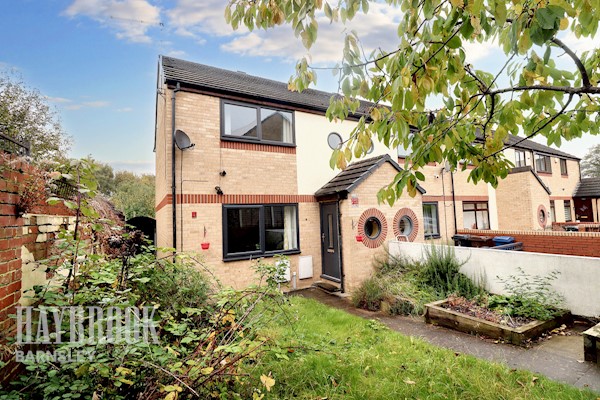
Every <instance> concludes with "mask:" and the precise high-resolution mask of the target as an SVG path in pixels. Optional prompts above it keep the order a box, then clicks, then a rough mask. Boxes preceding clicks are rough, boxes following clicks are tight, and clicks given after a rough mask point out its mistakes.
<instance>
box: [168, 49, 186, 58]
mask: <svg viewBox="0 0 600 400" xmlns="http://www.w3.org/2000/svg"><path fill="white" fill-rule="evenodd" d="M186 54H187V53H186V52H185V51H183V50H171V51H168V52H167V55H168V56H169V57H175V58H181V57H184V56H185V55H186Z"/></svg>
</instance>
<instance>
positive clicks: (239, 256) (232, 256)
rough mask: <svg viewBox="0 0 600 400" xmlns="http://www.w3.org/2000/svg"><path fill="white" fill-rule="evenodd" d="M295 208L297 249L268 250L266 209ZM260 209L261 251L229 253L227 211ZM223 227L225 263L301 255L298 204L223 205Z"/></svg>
mask: <svg viewBox="0 0 600 400" xmlns="http://www.w3.org/2000/svg"><path fill="white" fill-rule="evenodd" d="M290 206H291V207H295V208H296V243H297V244H298V245H297V248H295V249H289V250H271V251H267V250H265V248H266V228H265V208H266V207H290ZM243 208H258V209H259V217H258V229H259V244H260V250H256V251H245V252H240V253H227V250H228V247H229V239H228V235H227V233H228V231H227V210H231V209H243ZM221 226H222V231H223V261H238V260H249V259H252V258H255V257H260V258H262V257H273V256H275V255H278V254H299V253H300V216H299V207H298V203H265V204H223V206H222V220H221Z"/></svg>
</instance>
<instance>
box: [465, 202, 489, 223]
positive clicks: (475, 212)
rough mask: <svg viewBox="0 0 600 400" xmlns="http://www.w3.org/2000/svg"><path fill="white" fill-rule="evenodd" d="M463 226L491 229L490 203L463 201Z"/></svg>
mask: <svg viewBox="0 0 600 400" xmlns="http://www.w3.org/2000/svg"><path fill="white" fill-rule="evenodd" d="M463 227H464V228H465V229H490V215H489V212H488V203H487V202H481V203H467V202H464V203H463Z"/></svg>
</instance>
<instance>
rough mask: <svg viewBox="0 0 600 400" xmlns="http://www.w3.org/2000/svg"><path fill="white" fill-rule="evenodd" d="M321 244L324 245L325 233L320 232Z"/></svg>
mask: <svg viewBox="0 0 600 400" xmlns="http://www.w3.org/2000/svg"><path fill="white" fill-rule="evenodd" d="M321 242H322V243H325V232H321Z"/></svg>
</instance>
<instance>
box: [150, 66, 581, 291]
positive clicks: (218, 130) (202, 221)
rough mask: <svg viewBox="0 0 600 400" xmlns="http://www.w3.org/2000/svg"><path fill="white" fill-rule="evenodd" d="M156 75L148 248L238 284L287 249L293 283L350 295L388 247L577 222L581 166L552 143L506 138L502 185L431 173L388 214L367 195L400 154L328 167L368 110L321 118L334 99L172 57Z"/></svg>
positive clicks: (378, 151)
mask: <svg viewBox="0 0 600 400" xmlns="http://www.w3.org/2000/svg"><path fill="white" fill-rule="evenodd" d="M158 68H159V71H158V72H159V73H158V76H159V79H158V88H157V97H156V131H155V153H156V224H157V244H158V246H160V247H174V248H176V249H177V250H178V251H192V252H199V253H201V254H202V255H203V256H204V259H205V261H206V263H207V264H208V265H210V266H211V267H212V268H213V269H214V272H215V274H216V275H217V276H218V277H219V278H220V279H221V280H222V281H223V282H224V283H227V284H231V285H233V286H236V287H243V286H245V285H247V284H249V283H250V282H252V280H253V279H254V276H253V273H252V270H251V269H250V267H251V265H252V262H253V260H254V259H256V258H260V257H271V256H273V255H276V254H285V255H287V256H288V257H289V272H290V274H289V279H290V280H291V285H292V286H293V287H297V288H300V287H305V286H309V285H311V284H313V283H315V282H316V281H319V280H327V281H329V282H331V283H332V284H334V285H337V286H339V287H340V288H341V289H342V290H352V288H353V287H356V286H357V285H358V284H359V283H360V282H361V281H362V280H363V278H364V277H366V276H367V275H368V274H369V273H370V271H371V263H372V258H373V256H374V255H376V254H377V253H380V252H382V251H383V244H384V243H385V242H386V241H388V240H391V239H396V238H400V240H407V241H419V242H424V241H425V240H428V239H437V238H441V239H449V238H451V237H452V236H453V235H454V234H455V233H456V231H457V230H459V229H463V228H469V229H472V228H475V229H490V228H491V229H525V230H542V229H546V228H549V227H550V225H551V221H559V222H561V221H564V220H565V219H566V218H565V217H566V216H567V214H568V217H569V218H570V219H572V218H574V214H573V212H572V202H573V193H574V190H575V188H576V186H577V184H578V183H579V159H578V158H577V157H574V156H571V155H568V154H566V153H563V152H560V151H558V150H555V149H552V148H550V147H547V146H543V145H540V144H537V143H535V142H532V141H530V140H524V141H521V139H519V138H517V137H511V138H510V139H509V140H510V141H513V142H512V143H509V144H513V145H514V148H511V149H507V150H506V152H507V153H506V155H507V157H509V158H510V159H514V160H515V165H516V168H515V169H514V170H513V171H511V174H510V175H509V177H508V178H507V179H505V180H504V181H502V182H501V183H500V185H499V187H498V188H497V189H494V188H492V187H491V186H490V185H488V184H485V183H479V184H477V185H474V184H472V183H470V182H468V181H467V176H468V173H469V168H470V167H469V166H467V168H466V170H465V171H453V172H451V171H449V170H448V168H446V167H445V166H443V165H437V164H434V165H429V166H427V167H426V168H425V170H424V174H425V176H426V180H425V182H424V183H423V184H422V187H419V188H418V189H419V190H418V193H417V196H415V197H414V198H411V197H409V196H408V195H406V196H402V197H401V198H400V199H398V201H397V202H396V203H395V204H394V206H393V207H390V206H389V205H387V204H378V201H377V196H376V195H377V192H378V190H379V189H380V188H381V187H383V186H384V185H386V184H387V183H389V182H390V181H391V179H392V178H393V177H394V176H395V174H396V173H397V172H398V171H399V170H400V168H401V166H402V165H403V164H404V157H403V155H404V154H405V153H403V151H404V150H397V149H388V148H386V147H385V146H384V145H383V144H381V143H379V142H376V143H374V144H373V146H372V148H371V150H370V152H369V154H368V155H367V156H366V157H365V159H362V160H356V161H355V162H353V163H352V164H350V165H349V166H348V167H347V168H346V169H345V170H344V171H339V170H338V171H336V170H332V169H331V168H330V166H329V159H330V156H331V151H332V149H334V148H336V147H337V146H338V145H339V144H341V143H342V142H343V141H344V140H346V139H347V138H348V137H349V134H350V132H351V131H352V129H353V127H354V126H355V124H356V121H357V120H358V119H359V118H360V116H361V115H365V114H366V113H367V112H368V109H369V104H368V103H364V102H363V103H361V106H360V107H359V109H358V111H357V113H356V114H355V115H350V116H349V118H348V119H347V120H346V121H343V122H337V123H334V122H330V121H328V120H327V118H326V117H325V112H326V109H327V107H328V105H329V99H330V97H331V96H332V94H331V93H325V92H320V91H317V90H310V89H309V90H305V91H303V92H302V93H297V92H290V91H288V89H287V84H285V83H282V82H276V81H273V80H269V79H264V78H260V77H255V76H251V75H247V74H245V73H242V72H234V71H228V70H223V69H219V68H215V67H211V66H207V65H202V64H197V63H192V62H188V61H183V60H179V59H175V58H171V57H164V56H163V57H161V59H160V61H159V65H158ZM517 141H519V143H517Z"/></svg>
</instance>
